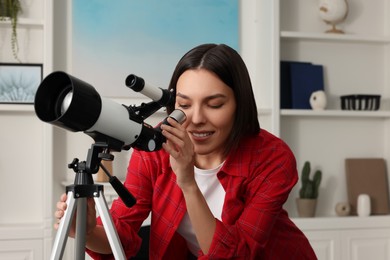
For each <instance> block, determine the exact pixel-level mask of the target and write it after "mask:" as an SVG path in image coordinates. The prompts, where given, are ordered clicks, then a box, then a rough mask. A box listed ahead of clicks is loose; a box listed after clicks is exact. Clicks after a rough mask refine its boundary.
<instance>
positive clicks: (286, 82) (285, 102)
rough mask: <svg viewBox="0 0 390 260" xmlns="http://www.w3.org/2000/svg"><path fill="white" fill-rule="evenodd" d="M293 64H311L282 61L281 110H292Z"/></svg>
mask: <svg viewBox="0 0 390 260" xmlns="http://www.w3.org/2000/svg"><path fill="white" fill-rule="evenodd" d="M291 64H308V65H310V64H311V63H309V62H299V61H280V108H282V109H291V108H292V94H291Z"/></svg>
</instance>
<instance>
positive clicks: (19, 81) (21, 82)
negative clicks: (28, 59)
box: [0, 63, 42, 104]
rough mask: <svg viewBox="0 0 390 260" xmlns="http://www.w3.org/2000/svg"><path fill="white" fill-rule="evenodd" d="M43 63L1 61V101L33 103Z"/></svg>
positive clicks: (40, 78)
mask: <svg viewBox="0 0 390 260" xmlns="http://www.w3.org/2000/svg"><path fill="white" fill-rule="evenodd" d="M41 80H42V64H21V63H0V103H17V104H19V103H20V104H22V103H24V104H32V103H33V102H34V98H35V92H36V91H37V88H38V86H39V84H40V83H41Z"/></svg>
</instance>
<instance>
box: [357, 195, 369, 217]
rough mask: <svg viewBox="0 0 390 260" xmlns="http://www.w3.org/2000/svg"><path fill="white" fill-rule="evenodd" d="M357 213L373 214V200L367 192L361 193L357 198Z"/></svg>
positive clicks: (360, 215)
mask: <svg viewBox="0 0 390 260" xmlns="http://www.w3.org/2000/svg"><path fill="white" fill-rule="evenodd" d="M357 214H358V216H359V217H368V216H370V215H371V200H370V196H369V195H367V194H360V195H359V196H358V199H357Z"/></svg>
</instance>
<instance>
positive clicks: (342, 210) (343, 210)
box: [335, 202, 351, 217]
mask: <svg viewBox="0 0 390 260" xmlns="http://www.w3.org/2000/svg"><path fill="white" fill-rule="evenodd" d="M335 210H336V214H337V216H340V217H341V216H349V214H351V205H350V204H349V203H348V202H339V203H337V204H336V208H335Z"/></svg>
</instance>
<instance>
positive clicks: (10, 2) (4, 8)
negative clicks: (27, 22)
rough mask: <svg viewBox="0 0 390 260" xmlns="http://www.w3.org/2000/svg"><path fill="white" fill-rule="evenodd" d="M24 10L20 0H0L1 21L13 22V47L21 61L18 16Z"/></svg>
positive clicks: (13, 51)
mask: <svg viewBox="0 0 390 260" xmlns="http://www.w3.org/2000/svg"><path fill="white" fill-rule="evenodd" d="M21 12H22V6H21V4H20V0H0V21H5V20H9V21H10V22H11V30H12V34H11V47H12V54H13V56H14V58H15V59H16V60H17V61H19V62H20V60H19V57H18V52H19V46H18V38H17V36H18V35H17V31H16V28H17V25H18V16H19V14H20V13H21Z"/></svg>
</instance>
